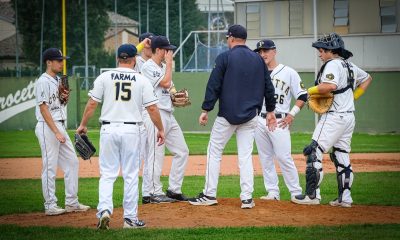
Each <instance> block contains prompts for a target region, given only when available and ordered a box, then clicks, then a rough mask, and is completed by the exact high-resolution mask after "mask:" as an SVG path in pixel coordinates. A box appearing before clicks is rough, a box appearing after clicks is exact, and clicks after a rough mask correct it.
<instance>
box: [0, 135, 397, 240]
mask: <svg viewBox="0 0 400 240" xmlns="http://www.w3.org/2000/svg"><path fill="white" fill-rule="evenodd" d="M73 133H74V132H73V131H70V132H69V134H70V136H71V137H72V136H73ZM89 136H90V138H91V139H92V141H93V142H94V143H95V145H96V146H97V147H98V140H99V132H98V130H92V131H91V132H90V133H89ZM185 138H186V141H187V144H188V146H189V148H190V151H191V154H205V152H206V148H207V144H208V140H209V134H194V133H185ZM310 138H311V135H310V134H300V133H294V134H292V150H293V153H300V152H301V151H302V149H303V147H304V145H307V144H308V143H309V142H310ZM352 152H400V135H396V134H382V135H368V134H354V135H353V141H352ZM224 153H225V154H236V140H235V138H232V139H231V140H230V141H229V143H228V144H227V146H226V149H225V152H224ZM254 153H256V148H255V152H254ZM39 156H40V149H39V145H38V143H37V139H36V137H35V135H34V132H33V131H11V132H2V133H1V135H0V158H5V157H39ZM162 181H163V182H164V185H166V183H167V181H168V178H167V177H163V178H162ZM300 181H301V185H302V187H303V188H304V187H305V177H304V175H303V174H301V175H300ZM398 182H400V172H384V173H383V172H382V173H379V172H378V173H358V172H356V173H355V181H354V184H353V186H352V193H353V199H354V204H364V205H386V206H400V188H398V185H397V183H398ZM56 184H57V197H58V199H59V204H60V205H61V206H63V202H64V181H63V179H58V180H57V183H56ZM203 184H204V177H203V176H188V177H185V180H184V185H183V192H184V193H185V194H187V195H188V196H194V195H197V194H198V193H199V192H200V191H201V189H202V187H203ZM336 185H337V184H336V176H335V174H326V175H325V176H324V181H323V182H322V185H321V194H322V197H323V199H322V204H327V202H328V201H330V200H332V199H333V198H335V197H336V194H337V186H336ZM219 186H223V187H220V188H219V192H218V197H230V198H239V193H240V187H239V176H223V177H221V178H220V182H219ZM254 188H255V189H254V198H258V197H260V196H262V195H264V194H265V190H264V185H263V180H262V176H256V177H255V185H254ZM280 189H281V199H282V200H286V201H287V200H289V192H288V190H287V188H286V187H285V185H284V181H283V179H282V176H280ZM122 191H123V181H122V179H121V178H118V179H117V181H116V183H115V188H114V205H115V207H121V203H122ZM0 192H1V198H0V206H3V207H2V208H0V215H7V214H16V213H28V212H42V211H43V197H42V193H41V181H40V180H39V179H21V180H0ZM79 199H80V201H81V202H82V203H85V204H89V205H90V206H91V207H92V208H95V207H96V205H97V202H98V178H84V179H80V181H79ZM139 214H140V213H139ZM93 217H94V216H93ZM194 217H195V216H194ZM0 232H1V234H0V239H113V240H115V239H128V238H132V239H146V240H148V239H174V240H175V239H207V238H208V239H399V238H400V224H386V225H379V224H364V225H343V226H335V227H327V226H312V227H244V228H196V229H143V230H138V231H130V230H123V229H116V230H110V231H106V232H104V231H102V232H100V231H96V230H94V229H86V228H83V229H77V228H70V227H62V228H51V227H18V226H12V225H0Z"/></svg>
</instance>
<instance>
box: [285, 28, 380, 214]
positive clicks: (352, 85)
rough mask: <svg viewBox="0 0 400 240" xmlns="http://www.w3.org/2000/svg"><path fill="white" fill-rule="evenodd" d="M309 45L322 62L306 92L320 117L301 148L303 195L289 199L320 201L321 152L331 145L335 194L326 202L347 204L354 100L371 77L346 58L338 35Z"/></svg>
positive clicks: (338, 204) (348, 199) (311, 203)
mask: <svg viewBox="0 0 400 240" xmlns="http://www.w3.org/2000/svg"><path fill="white" fill-rule="evenodd" d="M312 46H313V47H314V48H316V49H317V50H318V52H319V57H320V58H321V60H322V62H323V65H322V67H321V69H320V71H319V73H318V75H317V80H316V86H314V87H311V88H309V89H308V94H309V95H310V107H312V108H313V106H314V103H313V101H314V99H318V101H320V102H321V106H320V107H319V108H315V109H314V111H316V112H318V113H320V114H322V116H321V119H320V120H319V122H318V125H317V126H316V128H315V130H314V133H313V136H312V141H311V144H310V145H308V146H306V147H305V148H304V150H303V154H304V155H305V156H306V157H307V167H306V191H305V194H302V195H298V196H296V197H295V198H292V201H293V202H295V203H298V204H308V205H315V204H320V201H321V194H320V189H319V186H320V184H321V182H322V179H323V171H322V154H323V153H326V152H328V151H329V149H330V148H332V152H331V153H330V155H329V156H330V158H331V160H332V162H333V163H334V165H335V167H336V175H337V183H338V197H337V198H336V199H334V200H333V201H331V202H330V203H329V204H330V205H331V206H335V207H351V204H352V203H353V199H352V197H351V192H350V191H351V185H352V183H353V170H352V167H351V164H350V157H349V153H350V143H351V137H352V135H353V130H354V126H355V117H354V110H355V108H354V100H357V99H358V98H359V97H360V96H361V95H362V94H363V93H364V91H365V90H366V89H367V88H368V86H369V84H370V83H371V81H372V78H371V76H370V75H369V74H368V73H366V72H365V71H363V70H362V69H360V68H359V67H357V66H356V65H355V64H354V63H351V62H349V61H348V59H349V58H350V57H352V56H353V54H352V53H351V52H350V51H348V50H346V49H345V46H344V42H343V40H342V38H341V37H340V36H339V35H338V34H336V33H330V34H329V35H325V36H323V37H321V38H320V39H318V40H317V41H316V42H314V43H313V44H312ZM326 95H330V96H326ZM332 102H333V104H332ZM317 106H318V105H317Z"/></svg>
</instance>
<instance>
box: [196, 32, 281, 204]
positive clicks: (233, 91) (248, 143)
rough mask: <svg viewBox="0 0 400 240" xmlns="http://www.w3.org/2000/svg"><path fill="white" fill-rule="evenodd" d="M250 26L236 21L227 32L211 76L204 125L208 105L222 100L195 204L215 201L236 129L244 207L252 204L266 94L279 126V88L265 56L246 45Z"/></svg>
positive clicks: (271, 122)
mask: <svg viewBox="0 0 400 240" xmlns="http://www.w3.org/2000/svg"><path fill="white" fill-rule="evenodd" d="M246 38H247V31H246V29H245V28H244V27H242V26H240V25H233V26H231V27H230V28H229V29H228V33H227V35H226V39H227V43H228V47H229V48H230V50H229V51H226V52H224V53H222V54H220V55H219V56H218V57H217V59H216V60H215V66H214V69H213V71H212V73H211V75H210V79H209V80H208V84H207V89H206V94H205V99H204V102H203V105H202V113H201V115H200V117H199V123H200V124H201V125H205V124H207V121H208V111H211V110H212V109H213V108H214V105H215V103H216V101H217V100H219V111H218V116H217V118H216V119H215V123H214V125H213V128H212V131H211V135H210V142H209V144H208V149H207V170H206V182H205V186H204V189H203V191H202V192H201V193H200V194H199V196H198V197H196V198H193V199H190V200H189V203H190V204H192V205H215V204H217V203H218V202H217V198H216V197H217V186H218V178H219V170H220V163H221V158H222V153H223V150H224V148H225V145H226V143H227V142H228V140H229V139H230V138H231V136H232V135H233V134H234V133H236V140H237V147H238V160H239V170H240V188H241V193H240V200H241V202H242V205H241V208H253V207H254V206H255V203H254V201H253V197H252V194H253V191H254V188H253V185H254V176H253V162H252V155H251V154H252V151H253V143H254V133H255V128H256V126H257V114H258V113H259V112H260V110H261V107H262V104H263V99H265V105H266V109H267V112H268V113H267V125H268V128H269V129H270V130H274V129H275V127H276V118H275V114H274V109H275V98H274V94H275V90H274V87H273V85H272V82H271V78H270V76H269V73H268V71H267V69H266V66H265V63H264V61H263V59H262V58H261V57H260V56H259V55H258V54H257V53H255V52H253V51H252V50H250V49H249V48H248V47H247V46H246V45H245V43H246Z"/></svg>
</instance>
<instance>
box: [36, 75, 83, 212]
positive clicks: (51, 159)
mask: <svg viewBox="0 0 400 240" xmlns="http://www.w3.org/2000/svg"><path fill="white" fill-rule="evenodd" d="M59 84H60V78H59V77H58V76H56V77H55V78H53V77H52V76H50V75H49V74H47V73H43V74H42V75H41V76H40V78H39V79H38V80H37V81H36V83H35V96H36V119H37V121H38V123H37V124H36V128H35V134H36V137H37V138H38V140H39V144H40V149H41V152H42V161H43V167H42V191H43V197H44V200H45V202H44V207H45V209H46V210H47V209H51V208H53V207H55V206H57V197H56V195H55V191H56V185H55V180H56V175H57V167H58V166H60V168H61V169H62V170H63V171H64V181H65V205H69V206H77V205H78V204H79V202H78V196H77V194H78V171H79V161H78V158H77V157H76V153H75V150H74V147H73V145H72V142H71V139H70V138H69V136H68V133H67V131H66V128H65V121H66V119H67V113H66V109H65V105H63V104H61V103H60V99H59V98H58V86H59ZM42 104H46V105H47V106H48V109H49V111H50V114H51V117H52V119H53V121H54V123H55V125H56V126H57V128H58V130H59V131H60V133H61V134H63V135H64V137H65V139H66V141H65V143H60V142H59V141H58V140H57V138H56V136H55V134H54V133H53V132H52V131H51V129H50V128H49V126H48V125H47V123H46V122H45V120H44V118H43V116H42V114H41V112H40V107H39V106H40V105H42Z"/></svg>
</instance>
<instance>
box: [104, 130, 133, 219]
mask: <svg viewBox="0 0 400 240" xmlns="http://www.w3.org/2000/svg"><path fill="white" fill-rule="evenodd" d="M99 165H100V182H99V204H98V206H97V210H98V213H97V217H100V215H101V212H103V211H104V210H109V211H110V212H111V213H113V207H114V206H113V199H112V197H113V187H114V182H115V180H116V178H117V177H118V174H119V170H120V168H121V172H122V177H123V178H124V200H123V208H124V218H129V219H132V220H135V219H137V209H138V199H139V190H138V189H139V187H138V184H139V167H140V132H139V126H138V125H133V124H123V123H111V124H107V125H103V126H102V127H101V131H100V155H99Z"/></svg>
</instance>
